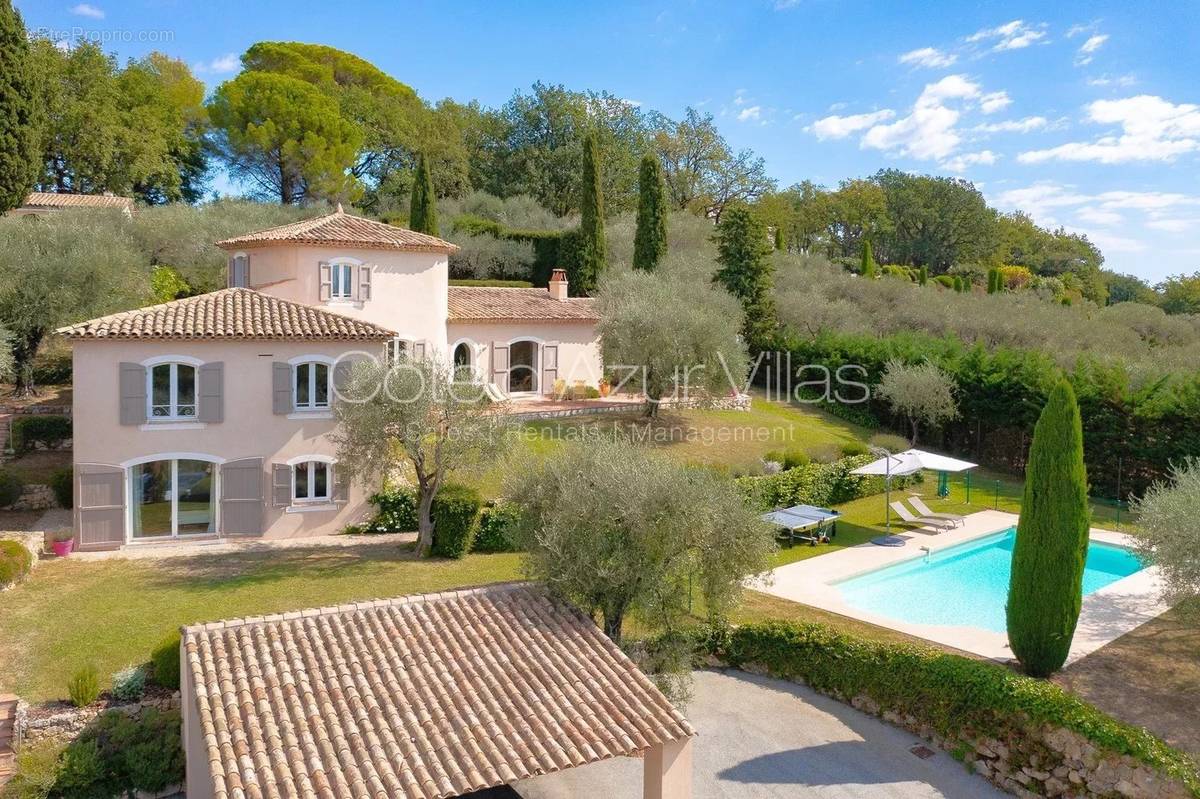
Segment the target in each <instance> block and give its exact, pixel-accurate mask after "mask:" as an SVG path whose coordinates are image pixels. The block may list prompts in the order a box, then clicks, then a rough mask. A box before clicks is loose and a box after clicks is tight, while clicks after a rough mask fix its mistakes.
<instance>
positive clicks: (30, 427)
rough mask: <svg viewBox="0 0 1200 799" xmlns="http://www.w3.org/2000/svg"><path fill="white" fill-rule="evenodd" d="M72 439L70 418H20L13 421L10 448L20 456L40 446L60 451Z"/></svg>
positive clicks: (41, 416)
mask: <svg viewBox="0 0 1200 799" xmlns="http://www.w3.org/2000/svg"><path fill="white" fill-rule="evenodd" d="M70 437H71V417H69V416H48V415H40V416H18V417H17V418H15V419H13V420H12V437H11V438H10V439H9V446H11V447H12V448H13V451H14V452H16V453H17V454H18V455H20V454H23V453H26V452H29V451H31V450H33V449H34V448H35V447H36V446H37V445H38V444H41V445H42V446H44V447H45V448H46V449H58V448H59V447H61V446H62V444H63V442H64V441H66V440H67V439H69V438H70Z"/></svg>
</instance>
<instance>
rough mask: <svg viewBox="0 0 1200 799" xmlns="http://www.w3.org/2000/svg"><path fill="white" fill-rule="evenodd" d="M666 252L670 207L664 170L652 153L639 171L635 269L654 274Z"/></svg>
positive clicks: (634, 253) (634, 244)
mask: <svg viewBox="0 0 1200 799" xmlns="http://www.w3.org/2000/svg"><path fill="white" fill-rule="evenodd" d="M666 253H667V206H666V198H665V197H664V196H663V181H662V167H661V166H659V162H658V159H657V158H655V157H654V156H653V155H651V154H647V155H645V156H644V157H643V158H642V165H641V168H640V169H639V172H638V209H637V231H636V233H635V234H634V240H633V268H634V269H644V270H646V271H648V272H649V271H653V270H654V267H656V266H658V262H659V261H661V260H662V257H663V256H664V255H666Z"/></svg>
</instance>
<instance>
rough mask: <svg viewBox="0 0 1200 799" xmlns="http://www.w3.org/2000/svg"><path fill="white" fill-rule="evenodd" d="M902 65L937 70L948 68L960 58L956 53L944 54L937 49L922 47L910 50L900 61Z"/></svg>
mask: <svg viewBox="0 0 1200 799" xmlns="http://www.w3.org/2000/svg"><path fill="white" fill-rule="evenodd" d="M898 60H899V61H900V63H901V64H912V65H913V66H917V67H929V68H930V69H937V68H938V67H948V66H950V65H951V64H953V63H954V62H955V61H957V60H958V56H956V55H955V54H954V53H943V52H942V51H941V50H938V49H937V48H936V47H922V48H920V49H917V50H909V51H908V52H907V53H904V54H903V55H901V56H900V58H899V59H898Z"/></svg>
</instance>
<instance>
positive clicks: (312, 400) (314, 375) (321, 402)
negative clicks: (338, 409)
mask: <svg viewBox="0 0 1200 799" xmlns="http://www.w3.org/2000/svg"><path fill="white" fill-rule="evenodd" d="M292 406H293V407H294V408H295V409H296V410H298V411H325V410H329V364H327V363H321V362H319V361H308V362H305V363H298V364H296V365H295V369H294V377H293V380H292Z"/></svg>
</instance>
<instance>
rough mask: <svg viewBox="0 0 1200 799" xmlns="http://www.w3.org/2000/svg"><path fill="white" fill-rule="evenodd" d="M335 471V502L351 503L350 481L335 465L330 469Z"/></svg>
mask: <svg viewBox="0 0 1200 799" xmlns="http://www.w3.org/2000/svg"><path fill="white" fill-rule="evenodd" d="M329 468H330V469H332V470H333V501H334V502H349V501H350V481H349V480H348V479H347V478H346V475H345V473H344V471H343V470H342V469H339V468H338V467H337V464H334V465H332V466H330V467H329Z"/></svg>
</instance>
